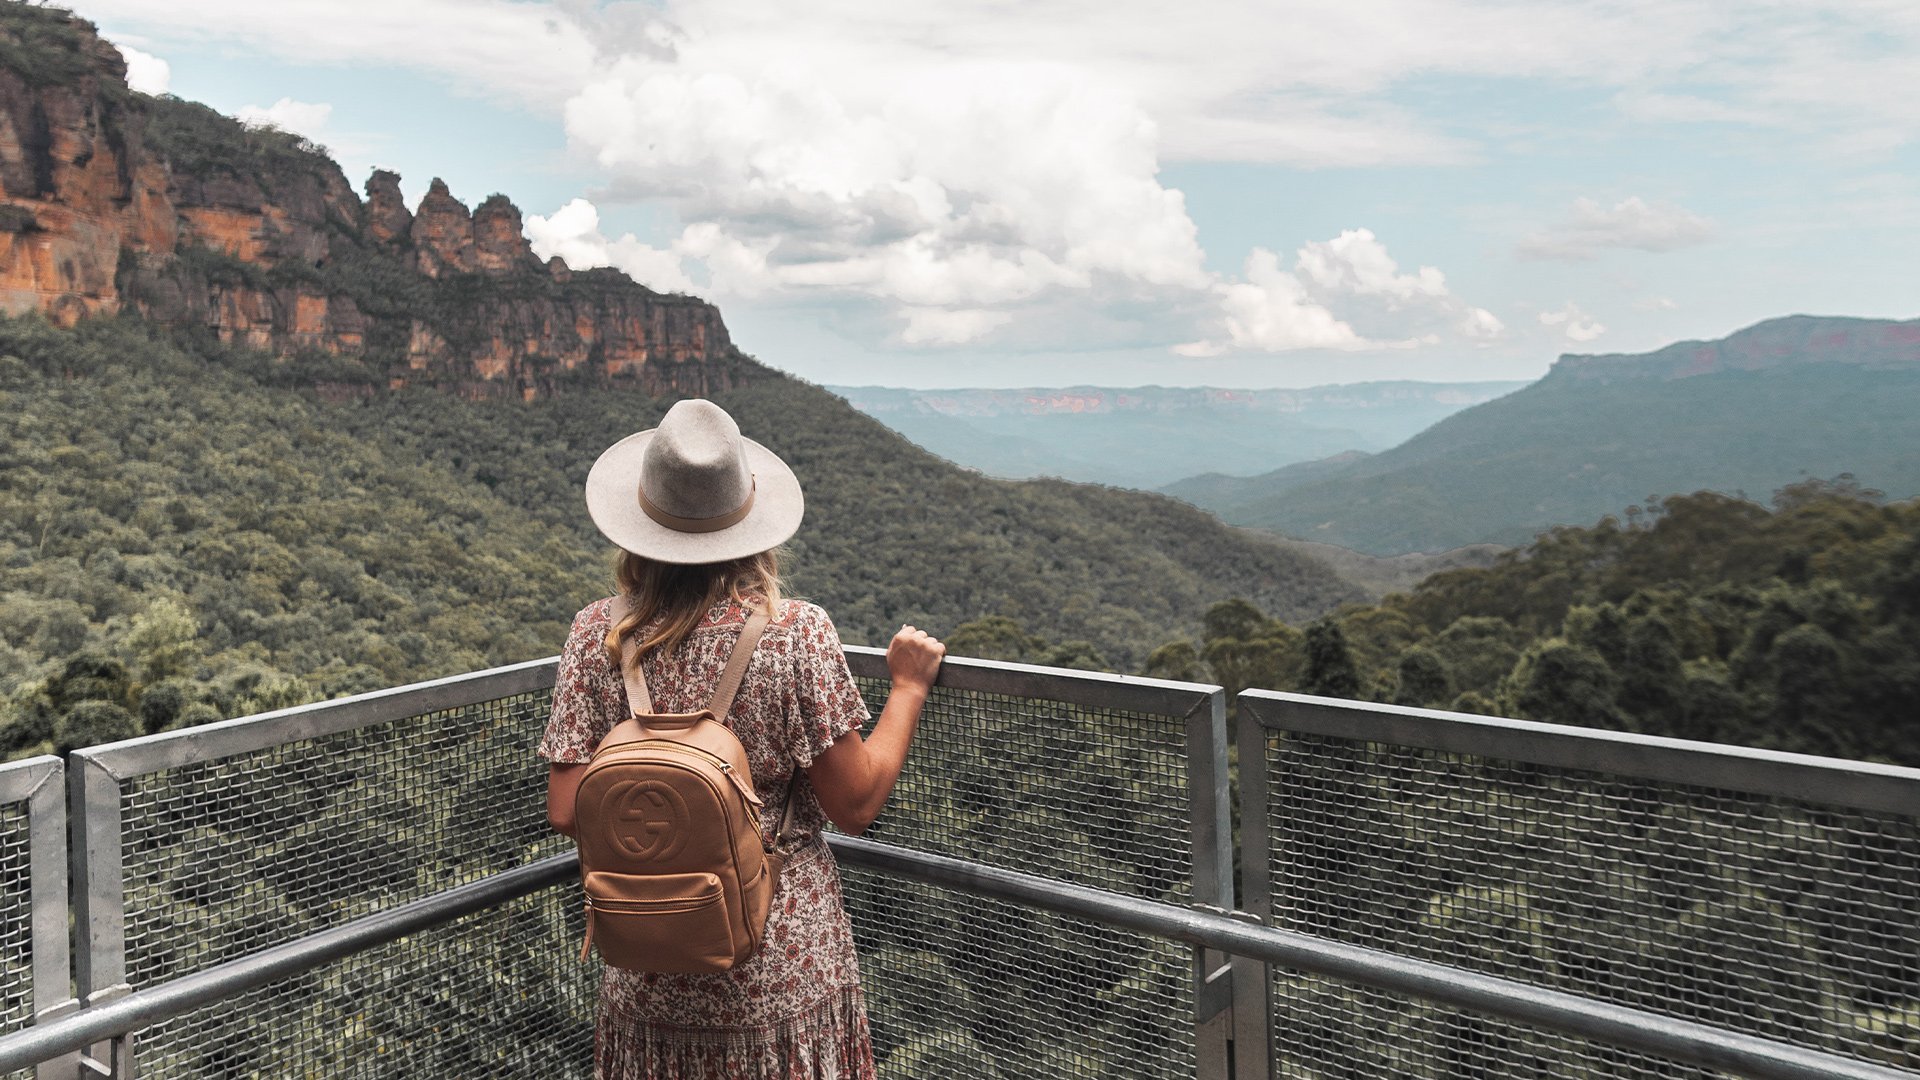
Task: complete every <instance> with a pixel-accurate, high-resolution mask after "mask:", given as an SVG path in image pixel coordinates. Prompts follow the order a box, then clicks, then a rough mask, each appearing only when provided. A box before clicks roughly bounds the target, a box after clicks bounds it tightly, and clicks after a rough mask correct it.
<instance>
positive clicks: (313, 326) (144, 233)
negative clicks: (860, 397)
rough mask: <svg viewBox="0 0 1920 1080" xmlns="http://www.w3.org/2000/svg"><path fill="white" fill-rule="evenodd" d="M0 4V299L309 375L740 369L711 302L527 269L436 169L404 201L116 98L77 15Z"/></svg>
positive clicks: (527, 258) (642, 378)
mask: <svg viewBox="0 0 1920 1080" xmlns="http://www.w3.org/2000/svg"><path fill="white" fill-rule="evenodd" d="M7 9H8V10H7V12H6V14H5V17H4V18H0V40H4V41H5V42H6V43H7V44H8V45H10V46H12V47H11V48H10V49H8V50H7V51H6V52H5V53H4V54H0V310H5V311H6V312H8V313H14V314H18V313H21V312H26V311H36V310H37V311H41V312H44V313H46V314H47V315H48V317H49V318H51V319H53V320H55V321H56V322H59V323H61V324H63V325H71V324H72V323H73V322H74V321H75V320H78V319H81V318H84V317H87V316H90V315H97V314H109V313H112V312H115V311H120V310H123V309H131V310H135V311H138V312H140V313H141V314H143V315H145V316H147V317H149V318H152V319H155V320H157V321H160V322H164V323H167V324H169V325H172V326H174V327H177V328H180V329H182V330H186V331H188V332H190V333H196V334H208V335H211V336H212V337H213V338H215V339H217V340H218V341H220V342H223V343H228V344H234V345H244V346H247V347H251V348H256V349H261V350H266V351H269V352H272V353H274V354H276V355H279V356H282V357H287V358H289V359H294V358H298V357H301V356H303V355H315V354H329V355H331V356H333V357H335V358H338V360H337V362H332V363H331V364H330V366H329V367H328V371H329V374H328V375H327V378H328V379H330V380H332V381H334V382H336V383H338V382H339V381H340V380H341V379H343V378H348V379H350V380H351V382H352V386H356V387H358V389H357V390H352V391H351V392H371V391H372V388H374V387H376V386H382V385H384V386H389V387H395V388H397V387H401V386H405V385H408V384H409V383H421V384H429V385H433V386H437V387H441V388H443V389H447V390H450V391H452V392H455V393H459V394H462V395H464V396H482V397H484V396H496V395H512V396H518V397H525V398H532V397H535V396H538V395H541V394H547V393H552V392H554V391H556V390H557V389H560V388H562V387H564V386H568V385H578V384H580V383H581V382H582V381H583V380H584V381H585V382H586V383H587V384H589V385H591V384H604V383H606V382H608V381H610V380H638V381H639V382H640V383H641V384H642V385H644V386H645V387H647V388H648V389H649V390H650V391H652V392H655V393H675V392H678V393H694V394H701V393H708V392H711V391H713V390H717V389H721V388H724V387H725V386H728V385H731V384H732V383H733V382H734V381H735V380H736V379H737V378H738V377H739V376H740V374H741V373H742V372H743V371H745V370H746V369H747V365H745V364H744V363H742V362H741V359H740V357H739V355H738V354H737V353H736V351H735V350H734V348H733V346H732V343H731V341H730V340H729V338H728V336H727V331H726V327H725V325H724V324H723V323H722V321H721V318H720V313H719V311H718V310H717V309H715V308H714V307H713V306H712V305H711V304H707V303H705V302H703V301H700V300H697V299H695V298H692V297H687V296H680V295H662V294H660V293H656V292H654V291H652V290H651V289H648V288H646V287H644V286H642V285H639V284H637V283H635V282H633V281H632V280H631V279H629V278H627V277H626V276H625V275H624V274H621V273H619V272H618V271H614V270H588V271H573V270H570V269H569V268H568V267H567V266H566V264H565V263H564V262H562V261H560V260H559V259H557V258H556V259H550V260H548V261H546V262H544V263H543V262H542V261H541V260H540V259H539V258H538V257H537V256H535V255H534V254H533V251H532V248H531V247H530V246H529V245H528V243H527V239H526V236H525V235H524V233H523V232H522V228H521V215H520V211H519V209H518V208H517V207H515V206H514V205H513V203H512V202H510V201H508V199H507V198H506V197H505V196H504V195H494V196H492V197H490V198H488V199H487V200H486V201H485V202H482V203H481V204H480V206H479V207H478V209H477V210H474V211H471V212H469V210H468V209H467V207H466V206H465V205H463V204H462V203H461V202H460V201H459V200H457V199H455V198H454V197H453V195H452V193H451V192H450V191H449V190H448V188H447V185H446V184H445V183H444V182H442V181H441V180H439V179H435V180H434V181H433V183H432V185H431V187H430V188H429V190H428V192H427V195H426V197H425V198H423V199H422V200H421V201H420V205H419V206H418V207H417V208H416V209H414V210H413V211H412V212H409V211H408V209H407V207H406V205H405V203H404V201H403V200H402V198H401V193H400V177H399V176H397V175H396V174H394V173H391V172H388V171H385V170H377V171H375V172H374V173H373V175H372V176H371V177H370V178H369V179H368V180H367V183H366V200H365V202H362V201H361V199H360V197H359V196H357V195H356V194H355V193H354V191H353V188H352V186H351V185H350V184H349V183H348V182H347V179H346V177H345V176H344V175H343V174H342V173H341V171H340V169H339V166H337V165H336V164H334V162H333V161H331V160H330V159H328V158H327V157H326V156H325V155H324V154H323V153H321V152H320V151H319V150H318V149H317V148H314V147H312V146H310V145H308V144H306V143H305V142H304V141H302V140H301V139H299V138H298V137H297V136H293V135H290V134H288V133H285V132H279V131H273V130H263V129H258V128H248V127H244V126H242V125H241V124H239V123H238V122H237V121H234V120H232V119H229V118H227V117H222V116H220V115H218V114H217V113H214V112H213V111H212V110H210V109H207V108H205V107H204V106H201V105H197V104H194V103H191V102H184V101H177V100H173V99H164V98H151V97H147V96H145V95H142V94H136V93H134V92H133V91H131V90H130V89H128V87H127V85H126V65H125V62H124V61H123V60H122V58H121V56H120V54H119V52H118V51H117V50H115V49H114V48H113V47H112V46H111V45H110V44H108V43H106V42H104V41H102V40H101V39H100V38H99V37H98V35H97V34H96V33H95V32H94V29H93V27H92V26H91V25H89V24H87V23H86V22H84V21H81V20H78V19H75V18H72V17H71V16H69V15H67V14H65V13H64V12H59V11H57V10H53V9H46V8H34V7H30V6H27V5H13V4H10V5H7ZM50 38H51V39H53V40H57V41H59V42H61V44H62V47H61V48H60V49H58V50H54V49H49V48H47V46H46V42H47V41H48V40H49V39H50ZM336 389H338V387H336Z"/></svg>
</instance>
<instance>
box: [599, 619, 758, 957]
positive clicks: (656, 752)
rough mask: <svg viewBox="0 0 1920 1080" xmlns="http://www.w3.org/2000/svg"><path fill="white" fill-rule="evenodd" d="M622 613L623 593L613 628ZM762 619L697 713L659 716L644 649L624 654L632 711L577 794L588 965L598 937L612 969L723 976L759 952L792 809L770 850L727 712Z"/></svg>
mask: <svg viewBox="0 0 1920 1080" xmlns="http://www.w3.org/2000/svg"><path fill="white" fill-rule="evenodd" d="M626 611H627V607H626V598H625V597H621V598H618V599H616V600H615V601H614V605H613V612H612V615H613V620H614V622H615V624H616V625H617V624H618V623H619V621H620V619H621V618H622V617H624V615H625V613H626ZM767 622H768V615H767V613H766V612H763V611H756V612H754V613H753V615H752V617H750V618H749V619H748V620H747V624H746V626H745V627H743V628H742V629H741V631H740V640H739V641H738V642H737V643H735V645H734V647H733V655H732V656H731V657H730V658H729V659H728V660H727V666H726V670H725V672H724V673H723V674H722V675H721V676H720V685H719V686H718V687H717V688H716V689H715V690H714V694H713V703H712V704H711V705H709V706H708V707H707V708H706V709H703V710H702V711H700V712H697V713H686V714H658V713H655V712H654V711H653V699H652V697H651V696H650V695H649V694H648V693H647V681H646V676H644V675H643V674H641V671H640V665H639V664H638V663H636V662H635V653H636V651H637V645H636V644H635V643H634V642H633V641H632V640H629V641H627V642H626V643H625V645H624V647H623V648H622V650H621V657H620V668H621V672H622V674H623V675H624V677H625V679H626V684H627V704H628V706H629V707H630V708H631V709H632V710H633V715H632V716H631V717H630V718H628V719H626V720H622V721H621V722H620V723H618V724H615V725H614V727H613V730H612V731H609V732H607V736H606V738H604V739H602V740H600V746H599V748H598V749H597V750H595V751H594V753H593V757H592V758H591V759H590V760H589V761H588V762H587V769H586V772H585V773H583V774H582V776H581V779H580V789H579V793H578V795H576V796H575V801H574V820H575V822H576V825H577V827H576V829H575V834H576V839H577V841H578V843H579V847H580V875H581V883H582V885H584V886H585V889H586V894H587V933H586V940H585V941H583V942H582V943H581V945H580V958H581V959H583V960H584V959H586V956H587V951H588V950H589V949H590V948H591V947H592V946H594V945H596V944H597V945H599V946H600V956H601V957H602V958H603V959H604V960H606V962H607V963H608V964H611V965H612V966H614V967H619V968H630V969H632V970H635V971H660V972H714V971H726V970H728V969H729V968H731V967H733V966H734V965H735V964H738V963H740V962H741V961H742V960H745V959H746V958H747V957H749V956H752V955H753V953H754V950H756V949H758V948H759V947H760V942H761V938H762V936H763V935H764V933H765V930H766V924H767V912H768V910H769V909H770V908H771V906H772V902H773V891H774V886H775V884H776V882H777V881H778V880H779V877H780V863H781V861H782V860H781V857H780V856H779V855H777V854H776V850H777V848H778V845H779V843H780V841H781V840H782V839H784V835H783V834H784V832H785V826H786V816H787V814H786V810H785V809H783V810H782V811H781V815H780V816H781V821H780V825H781V828H780V829H779V830H777V832H776V835H775V838H774V841H773V842H772V843H769V844H765V845H763V844H762V842H761V839H760V808H761V805H762V804H761V801H760V796H759V795H757V794H756V793H755V792H754V790H753V773H752V772H751V771H750V770H749V769H748V767H747V752H746V748H745V747H744V746H742V745H740V740H739V739H738V738H737V737H736V736H735V735H734V734H733V731H732V730H731V729H730V728H728V727H727V726H726V716H727V712H728V710H729V709H731V708H732V707H733V699H734V695H735V694H736V693H738V692H739V689H740V681H741V679H742V678H743V677H745V675H746V671H747V664H748V662H749V661H750V660H751V659H752V657H753V649H754V646H755V645H756V644H758V643H759V640H760V635H761V633H762V632H763V631H764V630H766V628H767ZM791 801H792V799H791V797H789V799H788V802H791Z"/></svg>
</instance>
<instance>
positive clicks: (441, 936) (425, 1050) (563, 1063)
mask: <svg viewBox="0 0 1920 1080" xmlns="http://www.w3.org/2000/svg"><path fill="white" fill-rule="evenodd" d="M576 908H577V905H575V904H574V903H572V899H571V894H570V892H569V891H568V890H566V889H559V888H553V889H544V890H541V891H539V892H536V893H534V894H532V895H530V896H525V897H521V898H520V899H518V900H513V901H510V902H508V903H506V904H503V905H501V906H498V907H494V908H489V909H488V910H486V911H483V912H480V913H478V914H475V915H469V916H467V917H465V918H462V919H459V920H457V921H455V922H452V923H449V924H447V925H445V926H439V927H435V928H433V929H431V930H427V931H423V932H421V933H418V934H414V935H412V936H410V937H407V938H402V939H400V940H398V941H395V942H392V943H389V944H387V945H382V946H378V947H376V948H374V949H371V950H368V951H366V952H362V953H358V954H356V955H354V956H351V957H348V958H346V959H345V960H342V961H340V962H338V963H335V964H331V965H328V966H325V967H321V968H317V969H315V970H313V971H309V972H307V973H306V974H304V975H301V976H299V977H297V978H293V979H289V980H286V981H283V982H277V983H273V984H269V985H267V986H263V987H260V988H257V989H255V990H251V991H249V992H247V993H245V994H243V995H241V996H239V997H235V998H231V999H228V1000H226V1001H222V1002H219V1003H217V1004H215V1005H211V1006H208V1007H207V1008H204V1009H200V1010H198V1011H195V1012H192V1013H187V1014H185V1015H183V1016H179V1017H176V1018H174V1019H173V1020H169V1021H166V1022H165V1023H162V1024H160V1025H158V1026H156V1027H154V1028H151V1029H148V1030H147V1031H145V1032H143V1033H141V1034H140V1035H139V1036H137V1037H136V1039H137V1041H136V1044H135V1049H136V1053H137V1055H138V1059H139V1063H140V1075H141V1076H146V1077H154V1078H156V1080H167V1078H180V1080H187V1078H192V1080H240V1078H242V1077H295V1076H300V1077H306V1076H311V1077H328V1078H330V1080H334V1078H352V1077H366V1078H369V1080H373V1078H382V1080H384V1078H388V1077H459V1078H461V1080H524V1078H528V1077H540V1078H541V1080H547V1078H552V1080H588V1078H590V1077H592V1075H593V1008H594V999H595V994H596V990H597V987H598V980H599V965H598V964H597V963H582V962H581V961H579V960H578V959H577V958H576V956H575V954H574V953H573V952H572V951H571V950H569V949H566V948H563V947H560V943H563V942H568V941H578V940H579V937H580V933H581V925H580V916H579V913H578V911H577V910H576Z"/></svg>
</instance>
